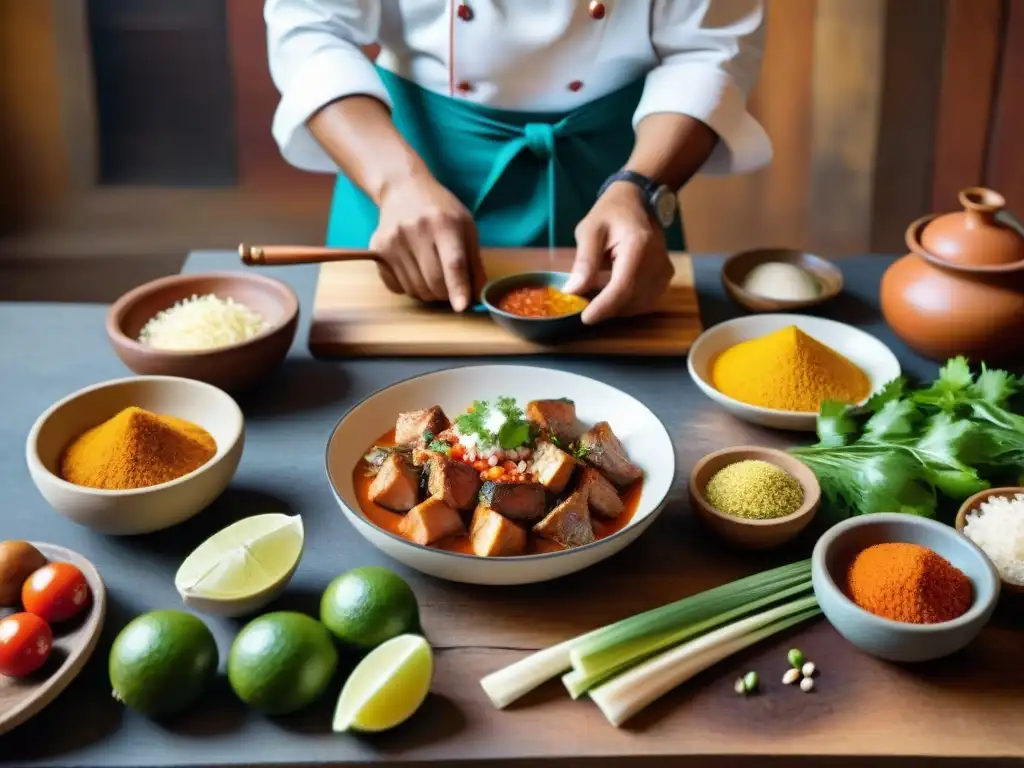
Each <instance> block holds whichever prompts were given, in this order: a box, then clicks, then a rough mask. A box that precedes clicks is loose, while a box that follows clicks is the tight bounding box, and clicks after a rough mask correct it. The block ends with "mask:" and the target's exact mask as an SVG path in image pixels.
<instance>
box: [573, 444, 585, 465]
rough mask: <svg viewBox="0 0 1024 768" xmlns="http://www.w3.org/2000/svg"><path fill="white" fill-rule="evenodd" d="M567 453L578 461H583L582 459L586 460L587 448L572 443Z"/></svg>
mask: <svg viewBox="0 0 1024 768" xmlns="http://www.w3.org/2000/svg"><path fill="white" fill-rule="evenodd" d="M569 453H571V454H572V455H573V456H575V457H576V458H577V459H579V460H580V461H583V459H585V458H587V446H585V445H583V444H582V443H572V444H571V445H570V446H569Z"/></svg>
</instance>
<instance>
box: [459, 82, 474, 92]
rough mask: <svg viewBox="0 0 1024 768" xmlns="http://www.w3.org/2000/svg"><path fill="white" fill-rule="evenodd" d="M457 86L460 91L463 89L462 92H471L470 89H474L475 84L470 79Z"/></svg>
mask: <svg viewBox="0 0 1024 768" xmlns="http://www.w3.org/2000/svg"><path fill="white" fill-rule="evenodd" d="M455 87H456V88H458V89H459V91H461V92H462V93H469V92H470V91H472V90H473V84H472V83H471V82H469V81H468V80H463V81H462V82H460V83H459V84H458V85H456V86H455Z"/></svg>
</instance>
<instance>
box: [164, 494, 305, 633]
mask: <svg viewBox="0 0 1024 768" xmlns="http://www.w3.org/2000/svg"><path fill="white" fill-rule="evenodd" d="M304 541H305V537H304V532H303V528H302V518H300V517H299V516H298V515H295V516H294V517H292V516H290V515H282V514H277V513H272V514H266V515H255V516H253V517H247V518H245V519H243V520H239V521H238V522H237V523H234V524H232V525H229V526H228V527H227V528H224V529H223V530H221V531H218V532H217V533H215V534H214V535H213V536H211V537H210V538H208V539H207V540H206V541H204V542H203V543H202V544H200V545H199V546H198V547H197V548H196V549H195V551H193V552H192V554H191V555H189V556H188V557H187V558H186V559H185V562H183V563H182V564H181V567H180V568H179V569H178V573H177V575H175V577H174V586H175V587H176V588H177V590H178V592H179V593H180V594H181V596H182V599H183V600H184V601H185V603H186V604H188V605H194V606H195V607H197V608H200V609H201V610H206V609H213V610H217V611H218V612H227V613H234V614H235V615H237V612H234V611H232V610H231V609H232V608H248V609H254V608H255V607H258V606H255V604H253V603H252V600H253V599H254V598H259V597H266V596H268V595H270V596H273V594H274V592H275V590H276V589H277V588H279V587H281V586H283V585H284V584H285V583H286V582H287V581H288V579H290V578H291V575H292V573H294V571H295V567H296V565H297V564H298V562H299V558H301V557H302V547H303V544H304Z"/></svg>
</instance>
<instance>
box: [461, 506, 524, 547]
mask: <svg viewBox="0 0 1024 768" xmlns="http://www.w3.org/2000/svg"><path fill="white" fill-rule="evenodd" d="M469 542H470V545H471V546H472V547H473V554H475V555H478V556H479V557H514V556H515V555H521V554H523V553H524V552H525V551H526V531H524V530H523V529H522V528H520V527H519V526H518V525H516V524H515V523H513V522H512V521H511V520H509V519H508V518H507V517H504V516H503V515H501V514H499V513H498V512H495V511H494V510H493V509H491V508H490V507H489V506H487V505H486V504H484V503H482V502H481V503H480V504H479V505H477V508H476V511H475V512H474V513H473V521H472V523H470V526H469Z"/></svg>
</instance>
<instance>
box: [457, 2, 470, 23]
mask: <svg viewBox="0 0 1024 768" xmlns="http://www.w3.org/2000/svg"><path fill="white" fill-rule="evenodd" d="M457 13H458V14H459V18H460V19H462V20H463V21H472V20H473V9H472V8H470V7H469V6H468V5H466V4H465V3H459V10H458V11H457Z"/></svg>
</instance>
